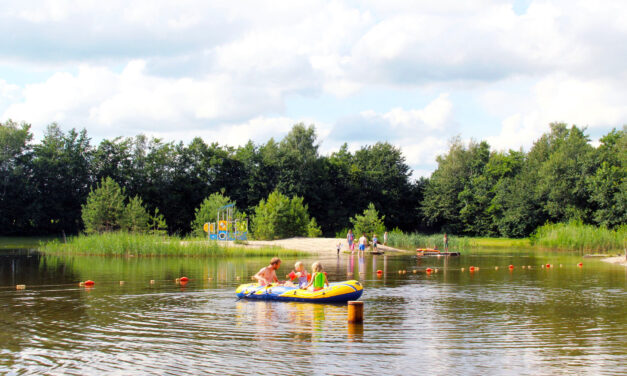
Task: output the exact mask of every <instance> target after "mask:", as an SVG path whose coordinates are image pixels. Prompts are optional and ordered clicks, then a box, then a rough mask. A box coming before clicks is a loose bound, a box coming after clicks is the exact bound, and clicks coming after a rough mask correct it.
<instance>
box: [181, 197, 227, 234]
mask: <svg viewBox="0 0 627 376" xmlns="http://www.w3.org/2000/svg"><path fill="white" fill-rule="evenodd" d="M233 203H234V202H232V201H231V199H230V198H229V197H228V196H224V195H223V194H222V193H217V192H216V193H212V194H211V195H210V196H209V197H207V198H205V199H204V200H203V202H202V203H201V204H200V207H198V208H196V210H195V211H194V213H195V217H194V220H193V221H192V223H191V228H192V234H193V235H195V236H198V237H202V236H206V233H205V231H204V230H203V226H204V224H205V223H210V222H215V221H216V219H217V215H218V209H219V208H221V207H223V206H225V205H229V204H233ZM235 213H236V214H237V211H235Z"/></svg>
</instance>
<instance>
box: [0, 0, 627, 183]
mask: <svg viewBox="0 0 627 376" xmlns="http://www.w3.org/2000/svg"><path fill="white" fill-rule="evenodd" d="M626 16H627V2H624V1H622V0H617V1H609V0H608V1H589V0H586V1H579V0H568V1H561V0H556V1H546V0H544V1H535V0H514V1H511V0H509V1H507V0H494V1H492V0H473V1H459V0H439V1H421V0H407V1H405V0H387V1H371V0H359V1H318V0H299V1H260V0H254V1H248V0H241V1H240V0H238V1H230V0H228V1H206V0H203V1H195V0H177V1H171V0H170V1H161V0H147V1H142V0H138V1H131V2H129V1H127V0H124V1H118V0H107V1H102V0H98V1H92V0H81V1H69V0H65V1H64V0H58V1H52V0H50V1H46V0H39V1H28V0H25V1H19V2H16V1H3V0H0V122H4V121H6V120H8V119H12V120H14V121H18V122H21V121H24V122H27V123H29V124H31V125H32V128H31V130H32V132H33V134H34V136H35V139H41V137H43V135H44V132H45V129H46V126H47V125H48V124H50V123H52V122H56V123H58V124H59V125H60V127H61V128H62V129H63V130H69V129H71V128H77V129H83V128H85V129H87V132H88V135H89V136H90V137H91V138H92V143H94V142H95V143H98V142H99V141H100V140H102V139H105V138H106V139H111V138H114V137H117V136H124V137H132V136H135V135H137V134H146V135H149V136H155V137H160V138H163V139H165V140H172V141H184V142H189V141H191V140H192V139H193V138H194V137H202V138H203V139H204V140H205V141H206V142H218V143H220V144H228V145H233V146H237V145H243V144H244V143H246V142H247V141H248V140H253V141H254V142H255V143H257V144H259V143H265V142H266V141H267V140H268V139H270V138H271V137H274V138H275V139H281V138H282V137H283V136H285V135H286V134H287V133H288V132H289V130H290V129H291V128H292V126H293V125H294V124H296V123H300V122H303V123H305V124H306V125H310V124H313V125H315V127H316V131H317V134H318V141H319V143H320V149H319V150H320V151H321V153H322V154H329V153H331V152H333V151H336V150H338V149H339V147H340V146H341V145H342V144H343V143H347V144H348V146H349V149H350V150H357V149H359V148H360V147H362V146H365V145H372V144H374V143H376V142H379V141H387V142H390V143H392V144H394V145H396V146H398V147H400V148H401V149H402V151H403V153H404V155H405V157H406V162H407V164H408V165H409V166H411V168H412V170H413V176H414V177H420V176H429V175H430V174H431V172H432V171H433V170H434V169H435V168H436V167H437V163H436V156H437V155H441V154H443V153H445V152H446V151H447V150H448V145H449V142H450V140H451V139H453V138H454V137H461V139H462V140H466V141H468V140H471V139H474V140H486V141H487V142H488V143H489V144H490V145H491V146H492V148H493V149H494V150H504V151H506V150H508V149H516V150H518V149H520V148H523V149H525V150H528V149H529V148H530V147H531V145H532V144H533V142H534V140H536V139H537V138H538V137H540V136H541V135H542V133H545V132H547V131H548V130H549V123H551V122H555V121H558V122H565V123H567V124H575V125H577V126H580V127H587V133H588V134H589V135H590V138H591V140H592V142H594V141H595V140H598V138H599V137H601V136H602V135H604V134H606V133H607V132H609V131H610V130H611V129H612V128H614V127H616V128H620V127H622V126H623V124H627V64H626V63H625V62H626V61H627V22H625V17H626Z"/></svg>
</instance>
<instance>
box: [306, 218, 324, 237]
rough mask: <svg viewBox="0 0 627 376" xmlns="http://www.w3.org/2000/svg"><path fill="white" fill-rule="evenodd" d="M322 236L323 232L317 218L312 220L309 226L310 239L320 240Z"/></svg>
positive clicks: (308, 234)
mask: <svg viewBox="0 0 627 376" xmlns="http://www.w3.org/2000/svg"><path fill="white" fill-rule="evenodd" d="M321 235H322V230H321V229H320V226H318V223H317V222H316V218H311V221H309V224H308V225H307V236H308V237H310V238H318V237H320V236H321Z"/></svg>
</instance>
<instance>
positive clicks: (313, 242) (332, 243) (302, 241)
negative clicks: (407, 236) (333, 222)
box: [238, 238, 405, 254]
mask: <svg viewBox="0 0 627 376" xmlns="http://www.w3.org/2000/svg"><path fill="white" fill-rule="evenodd" d="M246 243H247V244H245V245H242V244H238V246H244V247H272V246H276V247H282V248H285V249H294V250H298V251H305V252H311V253H313V254H331V253H332V254H335V253H337V245H338V243H339V244H341V248H340V252H346V251H347V250H348V242H347V241H346V239H343V238H289V239H280V240H249V241H247V242H246ZM378 248H379V250H383V251H385V252H405V251H403V250H400V249H396V248H392V247H388V246H384V245H381V244H379V246H378Z"/></svg>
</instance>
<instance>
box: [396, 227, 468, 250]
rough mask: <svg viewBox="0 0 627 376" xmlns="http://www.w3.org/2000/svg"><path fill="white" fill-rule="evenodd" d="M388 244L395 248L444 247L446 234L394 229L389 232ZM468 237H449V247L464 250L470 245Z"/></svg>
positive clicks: (441, 248)
mask: <svg viewBox="0 0 627 376" xmlns="http://www.w3.org/2000/svg"><path fill="white" fill-rule="evenodd" d="M388 245H389V246H391V247H394V248H401V249H408V250H414V249H416V248H437V249H440V250H443V249H444V234H434V235H425V234H420V233H417V232H414V233H411V234H405V233H403V232H398V231H394V232H391V233H390V234H389V238H388ZM470 245H471V243H470V241H469V239H468V238H464V237H459V236H449V237H448V247H449V249H451V250H453V249H454V250H457V251H459V250H464V249H468V248H469V247H470Z"/></svg>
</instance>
